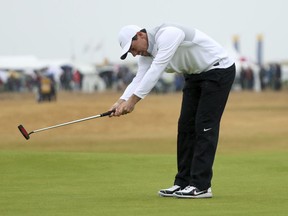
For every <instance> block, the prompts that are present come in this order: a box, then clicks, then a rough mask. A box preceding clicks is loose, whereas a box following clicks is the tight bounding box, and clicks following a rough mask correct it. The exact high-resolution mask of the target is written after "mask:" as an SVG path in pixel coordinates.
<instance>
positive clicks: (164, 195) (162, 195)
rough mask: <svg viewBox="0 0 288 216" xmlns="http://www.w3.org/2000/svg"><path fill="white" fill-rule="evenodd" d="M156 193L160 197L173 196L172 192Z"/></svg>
mask: <svg viewBox="0 0 288 216" xmlns="http://www.w3.org/2000/svg"><path fill="white" fill-rule="evenodd" d="M158 195H159V196H160V197H174V194H165V193H161V192H158Z"/></svg>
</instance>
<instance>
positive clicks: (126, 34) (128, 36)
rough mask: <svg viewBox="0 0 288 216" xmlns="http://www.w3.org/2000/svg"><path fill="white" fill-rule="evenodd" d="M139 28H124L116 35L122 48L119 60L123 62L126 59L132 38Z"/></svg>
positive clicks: (133, 26)
mask: <svg viewBox="0 0 288 216" xmlns="http://www.w3.org/2000/svg"><path fill="white" fill-rule="evenodd" d="M140 30H141V28H140V27H139V26H136V25H127V26H124V27H123V28H122V29H121V30H120V32H119V35H118V40H119V43H120V46H121V48H122V53H121V57H120V58H121V59H122V60H124V59H125V58H126V57H127V54H128V51H129V49H130V47H131V43H132V38H133V37H134V36H135V35H136V34H137V32H139V31H140Z"/></svg>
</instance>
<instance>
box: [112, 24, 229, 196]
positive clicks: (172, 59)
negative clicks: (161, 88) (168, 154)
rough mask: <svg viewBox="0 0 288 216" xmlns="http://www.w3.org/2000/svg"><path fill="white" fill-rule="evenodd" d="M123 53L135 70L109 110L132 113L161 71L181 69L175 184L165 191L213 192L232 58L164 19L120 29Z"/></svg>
mask: <svg viewBox="0 0 288 216" xmlns="http://www.w3.org/2000/svg"><path fill="white" fill-rule="evenodd" d="M119 43H120V46H121V48H122V54H121V59H122V60H124V59H125V58H126V56H127V54H128V53H129V52H130V53H131V54H132V55H133V56H134V57H135V56H140V57H139V59H138V70H137V73H136V76H135V78H134V79H133V81H132V82H131V83H130V84H129V85H128V87H127V88H126V90H125V91H124V93H123V95H122V96H121V97H120V99H119V100H118V101H117V102H116V103H115V104H113V105H112V107H111V110H115V112H114V113H113V114H111V116H121V115H125V114H128V113H131V112H132V111H133V109H134V107H135V105H136V104H137V103H138V102H139V101H140V100H141V99H143V98H144V97H145V96H146V95H147V94H148V93H149V92H150V91H151V90H152V89H153V87H154V86H155V85H156V83H157V81H158V80H159V79H160V77H161V75H162V73H163V72H164V71H165V72H175V73H180V74H183V76H184V78H185V86H184V88H183V98H182V106H181V113H180V117H179V121H178V136H177V166H178V172H177V174H176V176H175V180H174V185H173V186H172V187H170V188H167V189H162V190H160V191H159V192H158V194H159V195H160V196H163V197H178V198H211V197H212V190H211V179H212V166H213V162H214V157H215V153H216V148H217V143H218V136H219V127H220V120H221V116H222V113H223V111H224V108H225V105H226V102H227V99H228V95H229V92H230V90H231V86H232V84H233V81H234V78H235V64H234V61H233V60H232V59H231V58H230V57H229V56H228V55H227V53H226V51H225V50H224V49H223V47H222V46H221V45H219V44H218V43H217V42H216V41H214V40H213V39H211V38H210V37H209V36H207V35H206V34H205V33H203V32H201V31H199V30H198V29H195V28H189V27H186V26H182V25H178V24H162V25H160V26H157V27H155V28H153V29H150V30H146V29H142V28H140V27H138V26H135V25H128V26H125V27H123V28H122V29H121V30H120V32H119Z"/></svg>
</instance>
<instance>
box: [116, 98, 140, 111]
mask: <svg viewBox="0 0 288 216" xmlns="http://www.w3.org/2000/svg"><path fill="white" fill-rule="evenodd" d="M140 100H141V98H139V97H137V96H136V95H132V96H131V97H130V98H129V100H128V101H123V102H122V103H121V104H119V105H118V106H117V107H115V112H114V113H113V115H112V116H121V115H126V114H128V113H131V112H132V111H133V110H134V108H135V105H136V103H138V102H139V101H140Z"/></svg>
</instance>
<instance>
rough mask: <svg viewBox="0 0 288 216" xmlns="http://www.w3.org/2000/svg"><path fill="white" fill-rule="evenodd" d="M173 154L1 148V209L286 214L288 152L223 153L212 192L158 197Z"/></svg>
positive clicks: (12, 212)
mask: <svg viewBox="0 0 288 216" xmlns="http://www.w3.org/2000/svg"><path fill="white" fill-rule="evenodd" d="M175 160H176V159H175V156H173V155H148V154H147V155H142V154H134V155H133V154H113V153H95V152H93V153H79V152H25V151H24V152H23V151H1V152H0V172H1V180H0V189H1V192H0V215H1V216H18V215H21V216H23V215H29V216H34V215H35V216H36V215H37V216H39V215H41V216H46V215H49V216H51V215H53V216H58V215H67V216H68V215H69V216H73V215H85V216H89V215H93V216H95V215H101V216H105V215H109V216H110V215H112V216H113V215H115V216H116V215H117V216H121V215H123V216H124V215H125V216H127V215H131V216H132V215H133V216H135V215H137V216H142V215H143V216H144V215H145V216H147V215H149V216H151V215H152V216H153V215H165V216H169V215H195V216H196V215H197V216H201V215H209V216H216V215H219V216H220V215H221V216H223V215H229V216H230V215H239V216H240V215H245V216H246V215H247V216H249V215H251V216H252V215H253V216H255V215H259V216H260V215H261V216H262V215H269V216H270V215H273V216H274V215H276V216H277V215H283V216H284V215H287V212H288V195H287V194H288V189H287V188H288V187H287V182H288V175H287V171H288V157H287V152H271V153H257V154H256V153H241V154H233V155H228V154H218V155H217V158H216V160H215V165H214V171H215V172H214V173H215V174H214V178H213V193H214V197H213V198H212V199H206V200H203V199H202V200H183V199H176V198H161V197H158V195H157V191H158V190H159V189H160V188H162V187H167V186H170V185H171V183H172V181H173V178H174V174H175V171H176V165H175Z"/></svg>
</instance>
